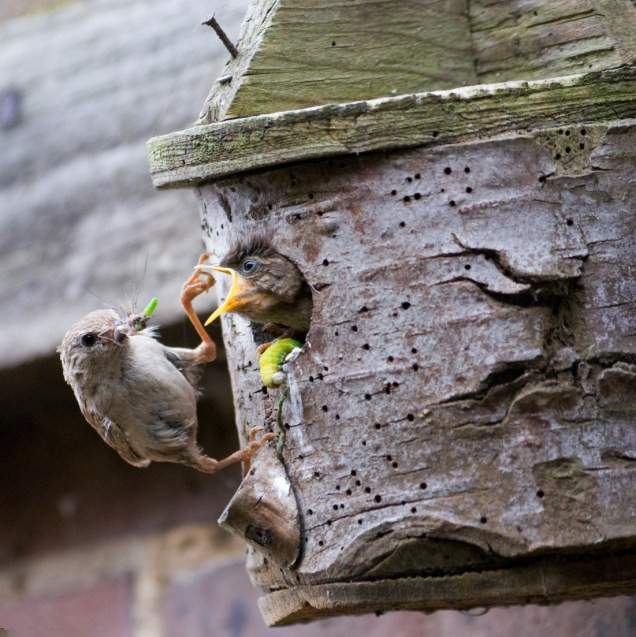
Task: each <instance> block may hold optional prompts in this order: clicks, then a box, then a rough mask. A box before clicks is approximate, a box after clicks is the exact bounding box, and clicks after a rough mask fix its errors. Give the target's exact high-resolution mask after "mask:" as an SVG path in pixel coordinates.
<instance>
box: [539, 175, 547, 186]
mask: <svg viewBox="0 0 636 637" xmlns="http://www.w3.org/2000/svg"><path fill="white" fill-rule="evenodd" d="M546 179H547V177H546V176H545V175H541V177H539V183H542V184H544V183H545V181H546Z"/></svg>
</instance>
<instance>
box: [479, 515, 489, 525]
mask: <svg viewBox="0 0 636 637" xmlns="http://www.w3.org/2000/svg"><path fill="white" fill-rule="evenodd" d="M479 521H480V522H481V523H482V524H486V522H488V518H487V517H486V516H484V515H482V516H481V517H480V518H479Z"/></svg>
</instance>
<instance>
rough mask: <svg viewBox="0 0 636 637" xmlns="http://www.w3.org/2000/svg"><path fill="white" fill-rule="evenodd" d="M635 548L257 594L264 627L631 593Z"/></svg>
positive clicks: (635, 582) (635, 569)
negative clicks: (479, 569) (514, 565)
mask: <svg viewBox="0 0 636 637" xmlns="http://www.w3.org/2000/svg"><path fill="white" fill-rule="evenodd" d="M634 557H635V555H634V552H633V551H631V552H629V551H628V552H626V553H623V554H621V553H616V554H615V555H613V556H611V557H609V558H608V556H607V554H603V555H602V556H601V557H598V556H587V557H585V556H579V557H578V558H576V557H574V558H570V559H569V560H564V559H563V556H559V557H558V559H555V558H554V557H552V558H543V559H542V560H538V561H537V562H535V563H534V564H527V565H521V566H518V567H517V568H516V569H514V570H512V569H505V570H500V569H495V570H486V571H483V572H473V573H462V574H459V575H451V576H446V577H404V578H397V579H382V580H376V581H369V582H350V583H342V582H334V583H331V584H319V585H317V586H297V587H295V588H293V589H283V590H279V591H274V592H271V593H269V594H268V595H266V596H265V597H261V598H260V599H259V603H258V605H259V608H260V610H261V613H262V614H263V619H264V620H265V623H266V624H267V625H268V626H286V625H289V624H295V623H298V622H302V621H307V620H308V619H317V618H320V617H321V616H324V617H333V616H334V615H345V614H361V613H373V612H376V613H382V612H384V611H388V610H391V611H394V610H421V611H426V612H433V611H436V610H442V609H454V610H461V609H471V608H480V607H489V606H492V605H493V604H495V605H497V606H511V605H516V604H554V603H557V602H563V601H566V600H574V599H590V598H592V597H602V596H604V595H607V594H608V590H611V594H613V595H615V594H620V592H621V591H622V592H623V593H624V594H631V593H632V592H633V590H634V586H636V566H635V564H636V562H635V560H634Z"/></svg>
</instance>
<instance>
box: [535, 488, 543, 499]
mask: <svg viewBox="0 0 636 637" xmlns="http://www.w3.org/2000/svg"><path fill="white" fill-rule="evenodd" d="M544 495H545V493H544V492H543V491H542V490H541V489H539V490H538V491H537V498H542V497H543V496H544Z"/></svg>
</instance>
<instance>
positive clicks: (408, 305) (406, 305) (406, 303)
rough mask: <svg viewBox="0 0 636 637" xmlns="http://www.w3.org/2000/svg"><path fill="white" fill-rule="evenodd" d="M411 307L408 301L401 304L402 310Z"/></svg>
mask: <svg viewBox="0 0 636 637" xmlns="http://www.w3.org/2000/svg"><path fill="white" fill-rule="evenodd" d="M410 307H411V304H410V303H409V302H408V301H403V302H402V309H403V310H408V309H409V308H410Z"/></svg>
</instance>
